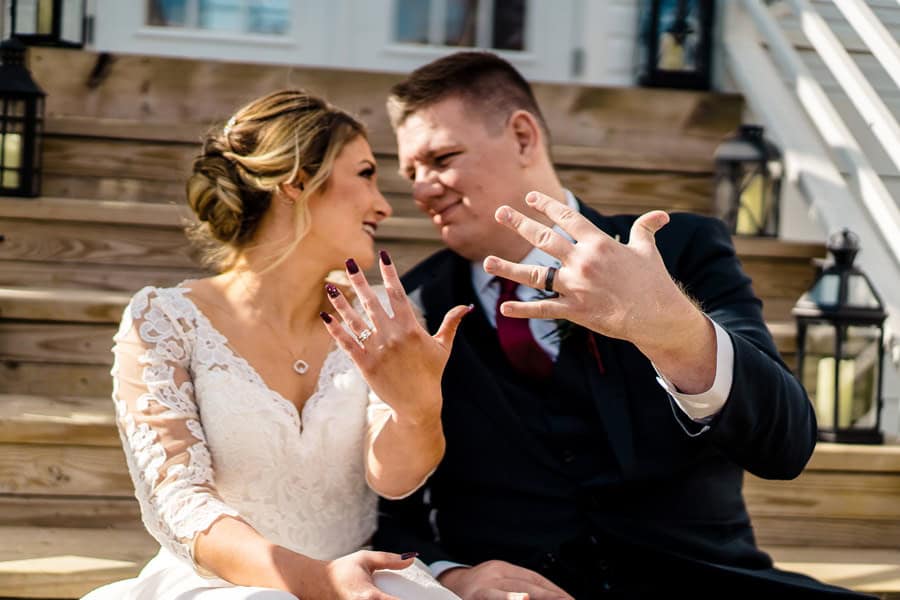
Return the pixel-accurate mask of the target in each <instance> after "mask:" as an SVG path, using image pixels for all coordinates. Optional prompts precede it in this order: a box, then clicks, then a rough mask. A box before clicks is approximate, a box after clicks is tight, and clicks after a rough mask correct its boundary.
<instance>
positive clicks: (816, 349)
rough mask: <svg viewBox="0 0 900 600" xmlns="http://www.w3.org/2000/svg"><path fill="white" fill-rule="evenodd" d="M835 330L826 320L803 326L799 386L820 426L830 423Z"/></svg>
mask: <svg viewBox="0 0 900 600" xmlns="http://www.w3.org/2000/svg"><path fill="white" fill-rule="evenodd" d="M836 337H837V335H836V330H835V327H834V325H831V324H830V323H811V324H809V325H808V326H807V328H806V339H805V352H804V358H803V373H802V374H801V377H802V383H803V387H805V388H806V391H807V393H808V394H809V397H810V399H811V400H812V402H813V406H815V409H816V420H817V421H818V422H819V427H820V428H831V427H834V381H833V380H834V376H833V375H832V373H833V372H834V346H835V344H834V342H835V339H836Z"/></svg>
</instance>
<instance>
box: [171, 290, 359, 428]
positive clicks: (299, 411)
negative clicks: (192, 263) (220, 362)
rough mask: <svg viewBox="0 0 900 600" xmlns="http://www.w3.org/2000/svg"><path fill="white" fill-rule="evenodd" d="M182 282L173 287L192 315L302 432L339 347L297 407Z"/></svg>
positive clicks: (333, 347) (325, 383)
mask: <svg viewBox="0 0 900 600" xmlns="http://www.w3.org/2000/svg"><path fill="white" fill-rule="evenodd" d="M184 283H185V282H182V283H179V284H178V285H177V286H176V287H175V289H176V290H178V291H179V292H180V293H181V297H182V298H183V299H184V300H185V301H186V302H187V303H188V304H190V306H191V310H193V311H194V315H195V317H196V318H197V321H198V322H199V323H200V325H202V326H203V327H205V328H207V329H208V330H209V331H210V332H211V333H213V334H215V335H216V336H217V337H218V338H219V339H218V341H219V343H220V344H221V345H222V347H223V348H225V349H226V350H227V351H228V354H229V355H230V356H231V358H233V359H234V361H235V362H236V363H237V364H238V365H239V366H240V367H242V368H243V369H244V371H245V372H246V373H247V375H248V376H249V377H250V378H251V379H252V380H253V381H254V383H256V384H257V385H259V386H260V387H262V388H263V389H265V390H266V392H267V393H269V395H271V396H272V397H273V398H274V399H275V400H276V401H277V402H279V403H280V404H282V405H285V406H286V407H289V408H288V412H289V414H290V415H291V417H292V419H293V420H294V422H295V425H296V426H297V429H298V430H299V431H301V432H302V431H303V413H305V412H306V410H307V408H309V407H310V406H312V405H313V404H314V403H315V401H316V400H318V399H319V398H321V397H322V396H323V395H324V394H325V391H326V390H327V388H328V385H327V384H328V381H327V380H326V377H327V376H329V371H330V370H331V369H330V367H331V366H332V365H331V362H332V361H333V360H335V357H339V356H340V355H341V353H342V351H341V349H340V348H339V347H338V346H337V345H336V344H334V342H332V345H331V350H329V352H328V354H327V355H326V356H325V360H324V361H322V367H321V368H320V369H319V374H318V377H317V379H316V387H315V388H313V391H312V393H311V394H310V395H309V397H307V398H306V400H305V401H304V402H303V407H302V408H298V407H297V405H296V404H294V403H293V402H291V401H290V399H288V398H286V397H285V396H284V395H283V394H282V393H281V392H279V391H278V390H276V389H275V388H273V387H272V386H270V385H269V384H268V383H267V382H266V380H265V379H263V376H262V375H260V374H259V371H257V370H256V367H254V366H253V365H252V364H251V363H250V361H248V360H247V359H246V358H244V356H243V355H242V354H241V353H240V352H238V351H237V349H235V348H234V346H232V345H231V342H230V341H229V340H228V337H227V336H226V335H225V334H224V333H222V332H221V331H219V329H218V328H217V327H216V326H215V325H213V322H212V321H211V320H210V319H209V317H207V316H206V313H204V312H203V311H202V310H201V309H200V307H199V306H198V305H197V303H196V302H194V300H193V298H191V297H190V296H189V293H190V292H191V288H189V287H186V286H185V285H184Z"/></svg>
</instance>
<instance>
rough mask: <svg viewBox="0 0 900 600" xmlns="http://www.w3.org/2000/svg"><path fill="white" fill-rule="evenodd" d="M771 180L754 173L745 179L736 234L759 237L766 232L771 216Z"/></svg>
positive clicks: (756, 172)
mask: <svg viewBox="0 0 900 600" xmlns="http://www.w3.org/2000/svg"><path fill="white" fill-rule="evenodd" d="M768 188H769V180H768V178H767V177H765V176H764V175H762V174H761V173H759V172H758V171H755V170H754V171H753V172H752V173H750V174H749V175H748V176H746V177H745V179H744V182H743V185H742V190H741V203H740V208H739V209H738V214H737V222H736V224H735V230H734V231H735V233H738V234H744V235H758V234H760V233H764V232H765V231H766V222H767V221H768V216H769V198H770V197H771V193H770V192H769V189H768Z"/></svg>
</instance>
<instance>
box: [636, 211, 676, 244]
mask: <svg viewBox="0 0 900 600" xmlns="http://www.w3.org/2000/svg"><path fill="white" fill-rule="evenodd" d="M668 222H669V215H668V214H667V213H666V212H664V211H661V210H651V211H650V212H648V213H644V214H642V215H641V216H640V217H638V218H637V220H635V222H634V224H633V225H632V226H631V233H629V234H628V245H629V246H645V245H650V246H655V245H656V240H655V238H654V237H653V236H654V235H655V234H656V232H657V231H659V230H660V229H662V228H663V227H664V226H665V225H666V224H667V223H668Z"/></svg>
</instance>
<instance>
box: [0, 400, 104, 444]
mask: <svg viewBox="0 0 900 600" xmlns="http://www.w3.org/2000/svg"><path fill="white" fill-rule="evenodd" d="M0 443H4V444H63V445H75V446H113V447H115V448H118V447H119V445H120V443H121V442H120V440H119V434H118V430H117V429H116V423H115V410H114V408H113V403H112V400H111V399H110V398H79V397H64V396H56V397H48V396H25V395H19V394H2V395H0Z"/></svg>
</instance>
